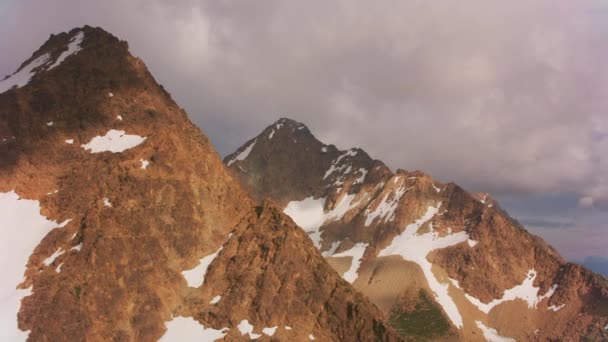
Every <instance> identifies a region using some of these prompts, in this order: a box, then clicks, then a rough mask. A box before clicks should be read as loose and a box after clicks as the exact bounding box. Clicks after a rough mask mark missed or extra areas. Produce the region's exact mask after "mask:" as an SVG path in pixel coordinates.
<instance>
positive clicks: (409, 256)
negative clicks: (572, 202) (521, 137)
mask: <svg viewBox="0 0 608 342" xmlns="http://www.w3.org/2000/svg"><path fill="white" fill-rule="evenodd" d="M224 162H225V164H226V165H227V166H228V167H229V168H231V169H232V171H233V174H234V175H235V176H236V177H238V178H240V180H241V183H242V184H243V186H244V187H245V188H246V189H248V190H249V191H250V193H252V194H253V196H254V198H256V199H258V200H262V199H264V198H271V199H273V200H274V201H276V202H277V203H278V204H279V205H280V206H282V207H283V208H284V212H285V213H287V214H288V215H289V216H290V217H291V218H292V219H293V220H294V221H295V222H296V223H297V224H298V225H300V226H301V227H302V228H303V229H304V230H305V231H306V232H307V233H308V234H309V236H310V238H311V240H312V241H313V243H314V244H315V245H316V246H317V248H319V250H320V251H321V252H322V254H323V255H324V256H325V257H326V259H327V260H328V261H329V263H330V264H331V265H332V266H333V267H334V268H335V269H336V271H337V272H338V273H339V274H342V276H343V277H344V278H345V279H346V280H348V281H349V282H351V283H352V284H353V285H354V287H355V288H357V289H358V290H360V291H361V292H363V293H364V294H365V295H367V296H368V298H370V300H371V301H372V302H374V303H375V304H376V305H378V306H379V307H380V309H381V310H382V311H384V312H385V314H387V315H388V316H389V322H390V323H391V325H392V326H393V327H394V328H395V329H396V330H397V331H398V332H400V333H401V335H402V336H403V337H404V338H406V339H414V340H416V339H433V340H453V339H456V340H466V341H478V340H479V341H483V340H487V341H494V340H504V341H510V340H514V339H516V340H522V341H547V340H551V341H553V340H560V339H562V340H568V341H586V340H606V339H608V282H607V281H606V279H605V278H603V277H601V276H599V275H596V274H594V273H593V272H591V271H589V270H588V269H586V268H584V267H582V266H579V265H576V264H572V263H567V262H565V261H564V260H563V258H562V257H561V256H560V255H559V254H558V253H557V252H556V251H555V250H554V249H553V248H552V247H550V246H549V245H548V244H546V243H545V242H544V241H543V240H542V239H540V238H539V237H536V236H534V235H531V234H529V233H528V232H527V231H526V230H525V229H524V228H523V227H522V226H521V225H520V224H519V223H518V222H517V221H515V220H513V219H511V218H510V217H509V215H508V214H507V213H506V212H505V211H504V210H503V209H502V208H501V207H500V206H499V204H498V203H497V202H496V201H495V200H493V199H492V198H491V197H490V196H489V195H488V194H485V193H480V194H469V193H467V192H466V191H465V190H463V189H462V188H460V187H459V186H458V185H456V184H453V183H447V184H444V183H440V182H438V181H435V180H433V179H432V178H431V177H430V176H428V175H426V174H424V173H423V172H420V171H413V172H410V171H405V170H398V171H397V172H395V173H393V172H392V171H391V170H390V169H388V167H386V166H385V165H384V164H383V163H382V162H381V161H378V160H374V159H372V158H371V157H370V156H369V155H368V154H367V153H365V152H364V151H363V150H361V149H350V150H346V151H340V150H338V149H337V148H336V147H335V146H333V145H326V144H324V143H322V142H320V141H319V140H318V139H316V138H315V137H314V135H313V134H312V133H311V132H310V130H309V129H308V128H307V127H306V126H305V125H303V124H302V123H299V122H297V121H294V120H291V119H287V118H282V119H279V120H278V121H276V122H275V123H273V124H271V125H270V126H268V127H267V128H265V129H264V130H263V131H262V132H261V133H260V134H259V135H258V136H257V137H255V138H253V139H251V140H249V141H247V142H246V143H245V144H243V146H242V147H241V148H239V149H237V151H235V152H234V153H232V154H230V155H228V156H226V158H225V159H224ZM521 317H525V319H524V320H522V319H521Z"/></svg>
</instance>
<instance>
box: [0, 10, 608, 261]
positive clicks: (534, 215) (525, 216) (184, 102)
mask: <svg viewBox="0 0 608 342" xmlns="http://www.w3.org/2000/svg"><path fill="white" fill-rule="evenodd" d="M84 24H89V25H93V26H101V27H103V28H105V29H106V30H108V31H110V32H111V33H113V34H115V35H117V36H118V37H119V38H121V39H124V40H127V41H129V44H130V47H131V51H132V53H134V54H135V55H137V56H139V57H140V58H142V59H143V60H144V61H145V62H146V64H147V65H148V67H149V69H150V70H151V71H152V73H153V74H154V75H155V77H156V78H157V80H158V81H159V82H160V83H162V84H163V85H164V86H165V87H166V88H167V89H168V90H169V91H170V92H171V93H172V95H173V97H174V98H175V99H176V100H177V101H178V103H179V104H180V105H181V106H182V107H184V108H185V109H186V110H187V111H188V113H189V114H190V117H191V118H192V120H193V121H194V122H195V123H196V124H198V125H199V126H200V127H201V128H202V129H203V130H204V131H205V133H206V134H207V135H208V136H209V137H210V138H211V140H212V141H213V142H214V144H215V146H216V148H217V149H218V151H219V152H220V154H222V155H226V154H228V153H230V152H232V151H233V150H234V149H236V148H237V147H238V146H240V145H241V144H242V143H243V142H244V141H246V140H247V139H249V138H251V137H253V136H255V135H257V133H258V132H259V131H261V130H262V129H263V128H264V127H265V126H267V125H268V124H270V123H271V122H272V121H274V120H276V119H277V118H278V117H283V116H287V117H291V118H294V119H296V120H299V121H302V122H304V123H305V124H307V125H308V126H309V127H310V129H311V130H312V131H313V132H314V133H315V134H316V135H317V137H318V138H320V139H321V140H323V141H324V142H326V143H333V144H336V145H337V146H338V147H340V148H343V149H346V148H349V147H352V146H358V147H361V148H363V149H365V150H366V151H368V152H369V153H370V154H371V155H372V156H373V157H375V158H377V159H381V160H383V161H384V162H385V163H386V164H387V165H389V166H390V167H391V168H393V169H396V168H404V169H408V170H414V169H420V170H423V171H425V172H427V173H430V174H431V175H432V176H434V177H435V178H437V179H439V180H441V181H455V182H457V183H459V184H461V185H463V186H464V187H465V188H467V189H469V190H471V191H487V192H490V193H491V194H492V195H493V196H494V197H496V198H498V199H499V200H500V201H501V203H502V204H503V206H504V207H506V208H507V209H508V210H509V211H510V212H511V213H512V214H513V215H514V216H515V217H516V218H518V219H519V220H520V221H521V222H523V223H525V224H526V226H527V227H528V228H529V229H530V230H531V231H533V232H535V233H537V234H540V235H541V236H543V237H544V238H545V239H546V240H548V241H549V242H550V243H552V244H554V245H555V246H556V247H557V248H558V249H559V250H560V252H562V254H564V255H565V256H566V257H567V258H569V259H571V260H582V259H584V258H586V257H589V256H596V257H603V258H608V247H607V245H608V179H607V178H606V175H607V174H608V173H607V171H608V159H607V158H606V157H605V155H606V152H608V113H607V110H608V67H607V66H606V63H607V62H608V1H605V0H593V1H585V0H577V1H571V0H515V1H498V0H497V1H488V0H467V1H450V2H446V1H423V0H420V1H413V0H410V1H404V0H399V1H390V0H384V1H352V0H344V1H310V0H307V1H299V0H298V1H296V0H294V1H285V0H269V1H264V0H260V1H220V0H218V1H195V0H182V1H160V0H145V1H144V0H131V1H128V2H127V1H119V0H105V1H82V0H37V1H33V0H1V1H0V51H2V54H1V58H0V74H1V75H5V74H9V73H12V72H13V71H14V70H15V69H16V67H17V66H18V65H19V64H20V63H21V62H23V60H25V59H26V58H27V57H29V56H30V55H31V53H32V52H33V51H34V50H35V49H37V48H38V47H39V46H40V45H41V44H42V43H43V42H44V41H45V40H46V39H47V38H48V35H49V34H50V33H57V32H61V31H65V30H69V29H71V28H73V27H76V26H81V25H84Z"/></svg>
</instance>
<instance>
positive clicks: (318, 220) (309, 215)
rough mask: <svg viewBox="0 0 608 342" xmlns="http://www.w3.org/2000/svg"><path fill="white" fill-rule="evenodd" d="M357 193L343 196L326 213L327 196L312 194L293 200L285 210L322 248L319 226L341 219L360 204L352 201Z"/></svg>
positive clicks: (316, 244)
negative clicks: (315, 196)
mask: <svg viewBox="0 0 608 342" xmlns="http://www.w3.org/2000/svg"><path fill="white" fill-rule="evenodd" d="M354 198H355V194H351V195H349V194H346V195H344V196H342V198H341V199H340V201H339V202H338V204H336V206H335V207H334V208H333V209H332V210H330V211H329V212H327V213H325V209H324V208H325V200H326V199H325V198H318V199H314V198H313V197H312V196H311V197H308V198H305V199H303V200H301V201H291V202H289V203H287V206H286V207H285V209H284V210H283V212H284V213H285V214H287V215H288V216H289V217H291V219H292V220H293V221H294V222H295V223H296V224H297V225H298V226H300V227H302V229H304V231H305V232H307V233H308V235H309V236H310V238H311V239H312V241H313V243H314V244H315V246H316V247H317V248H321V232H320V231H319V228H321V226H322V225H323V223H325V222H330V221H337V220H340V219H341V218H342V217H344V215H345V214H346V213H347V212H348V211H349V210H351V209H353V208H354V207H356V206H357V205H358V202H355V203H352V201H353V199H354Z"/></svg>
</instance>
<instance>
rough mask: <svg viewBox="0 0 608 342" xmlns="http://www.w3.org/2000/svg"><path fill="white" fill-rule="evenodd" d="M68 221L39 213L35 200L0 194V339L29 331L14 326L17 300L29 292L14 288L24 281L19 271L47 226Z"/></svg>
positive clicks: (19, 337)
mask: <svg viewBox="0 0 608 342" xmlns="http://www.w3.org/2000/svg"><path fill="white" fill-rule="evenodd" d="M68 222H69V221H65V222H63V223H61V224H59V223H57V222H53V221H50V220H48V219H47V218H46V217H44V216H42V215H40V204H39V202H38V201H33V200H25V199H20V198H19V196H18V195H17V194H16V193H15V192H14V191H11V192H6V193H0V229H2V233H3V236H4V238H2V239H1V240H0V250H2V259H0V269H1V270H2V280H0V341H25V340H26V339H27V337H28V334H29V333H28V332H24V331H21V330H19V328H18V327H17V313H18V312H19V308H20V307H21V299H22V298H23V297H25V296H28V295H29V294H30V293H31V288H28V289H26V290H18V289H16V287H17V285H19V284H20V283H21V282H22V281H23V280H25V279H24V278H23V276H24V274H23V273H24V271H25V266H26V264H27V262H28V259H29V257H30V255H31V254H32V252H33V251H34V248H36V246H37V245H38V244H39V243H40V241H41V240H42V239H43V238H44V237H45V236H46V234H47V233H48V232H49V231H50V230H51V229H53V228H55V227H63V226H64V225H66V224H67V223H68ZM9 237H10V238H9ZM47 260H48V259H47ZM45 261H46V260H45Z"/></svg>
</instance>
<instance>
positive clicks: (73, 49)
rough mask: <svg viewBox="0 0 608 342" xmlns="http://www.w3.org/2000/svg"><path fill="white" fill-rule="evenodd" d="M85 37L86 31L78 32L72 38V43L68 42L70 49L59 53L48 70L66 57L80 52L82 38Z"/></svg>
mask: <svg viewBox="0 0 608 342" xmlns="http://www.w3.org/2000/svg"><path fill="white" fill-rule="evenodd" d="M83 39H84V32H82V31H80V32H78V34H76V35H75V36H74V38H72V39H70V43H69V44H68V49H67V50H66V51H64V52H62V53H61V55H59V57H57V60H56V61H55V63H53V65H51V66H50V67H49V68H48V69H47V70H51V69H53V68H54V67H56V66H58V65H59V64H61V63H62V62H63V61H64V60H65V59H66V58H68V57H70V56H71V55H73V54H75V53H78V51H80V49H81V48H80V43H82V40H83Z"/></svg>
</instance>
